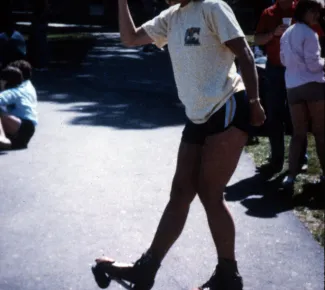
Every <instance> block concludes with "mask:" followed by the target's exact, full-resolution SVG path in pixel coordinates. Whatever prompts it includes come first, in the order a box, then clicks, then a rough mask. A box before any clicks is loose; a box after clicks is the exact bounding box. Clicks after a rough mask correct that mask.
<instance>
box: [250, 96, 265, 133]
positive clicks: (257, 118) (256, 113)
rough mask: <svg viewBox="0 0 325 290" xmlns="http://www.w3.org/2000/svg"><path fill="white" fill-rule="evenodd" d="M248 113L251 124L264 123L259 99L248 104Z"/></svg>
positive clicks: (263, 113)
mask: <svg viewBox="0 0 325 290" xmlns="http://www.w3.org/2000/svg"><path fill="white" fill-rule="evenodd" d="M250 114H251V116H250V118H251V119H250V121H251V125H252V126H254V127H259V126H262V125H263V124H264V122H265V120H266V116H265V112H264V109H263V107H262V105H261V103H260V101H255V102H254V103H252V104H250Z"/></svg>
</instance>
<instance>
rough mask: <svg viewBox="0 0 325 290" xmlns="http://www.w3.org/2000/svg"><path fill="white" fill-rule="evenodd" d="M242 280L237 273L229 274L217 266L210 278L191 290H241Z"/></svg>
mask: <svg viewBox="0 0 325 290" xmlns="http://www.w3.org/2000/svg"><path fill="white" fill-rule="evenodd" d="M243 287H244V286H243V279H242V277H241V276H240V275H239V274H238V272H229V271H226V270H224V269H221V268H220V266H217V268H216V270H215V271H214V273H213V275H212V277H211V278H210V280H209V281H208V282H206V283H205V284H204V285H202V286H201V287H198V288H195V289H193V290H243Z"/></svg>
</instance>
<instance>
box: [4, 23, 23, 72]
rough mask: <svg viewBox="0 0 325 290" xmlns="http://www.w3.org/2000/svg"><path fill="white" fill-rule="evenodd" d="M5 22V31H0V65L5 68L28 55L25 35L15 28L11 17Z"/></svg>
mask: <svg viewBox="0 0 325 290" xmlns="http://www.w3.org/2000/svg"><path fill="white" fill-rule="evenodd" d="M4 23H5V26H4V32H3V33H0V67H3V68H4V67H6V66H7V65H8V64H9V63H10V62H13V61H15V60H18V59H24V58H25V57H26V42H25V39H24V36H23V35H22V34H21V33H20V32H19V31H17V30H16V29H15V25H14V23H13V22H12V20H11V18H10V17H7V18H6V20H4Z"/></svg>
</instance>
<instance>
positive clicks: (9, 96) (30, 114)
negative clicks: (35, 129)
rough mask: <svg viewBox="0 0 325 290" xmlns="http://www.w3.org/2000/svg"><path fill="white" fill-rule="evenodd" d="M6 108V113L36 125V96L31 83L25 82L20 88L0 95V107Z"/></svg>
mask: <svg viewBox="0 0 325 290" xmlns="http://www.w3.org/2000/svg"><path fill="white" fill-rule="evenodd" d="M1 106H6V107H7V112H8V114H10V115H14V116H16V117H18V118H20V119H25V120H30V121H32V122H33V124H34V125H37V123H38V116H37V111H36V109H37V94H36V90H35V88H34V86H33V84H32V83H31V81H29V80H28V81H25V82H23V83H22V84H21V85H20V86H18V87H15V88H12V89H8V90H5V91H3V92H1V93H0V107H1Z"/></svg>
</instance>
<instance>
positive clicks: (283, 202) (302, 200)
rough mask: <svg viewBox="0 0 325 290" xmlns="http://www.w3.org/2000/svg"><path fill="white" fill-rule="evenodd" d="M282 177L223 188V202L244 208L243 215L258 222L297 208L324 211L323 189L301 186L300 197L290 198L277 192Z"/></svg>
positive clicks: (254, 179)
mask: <svg viewBox="0 0 325 290" xmlns="http://www.w3.org/2000/svg"><path fill="white" fill-rule="evenodd" d="M283 177H284V174H282V175H280V176H278V177H277V178H275V179H273V180H270V181H268V180H266V179H265V177H263V175H261V174H257V175H255V176H253V177H251V178H248V179H244V180H242V181H240V182H238V183H236V184H234V185H231V186H229V187H227V188H226V195H225V198H226V200H227V201H240V202H241V204H242V205H243V206H244V207H246V208H247V211H246V214H247V215H250V216H254V217H259V218H274V217H277V215H278V214H280V213H282V212H286V211H290V210H292V209H294V208H296V207H300V206H304V207H307V208H310V209H325V200H324V195H323V192H324V187H323V185H321V184H305V185H304V188H303V191H302V192H301V193H300V194H297V195H294V196H292V195H291V194H290V192H286V191H284V190H281V186H280V185H281V182H282V180H283Z"/></svg>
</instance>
